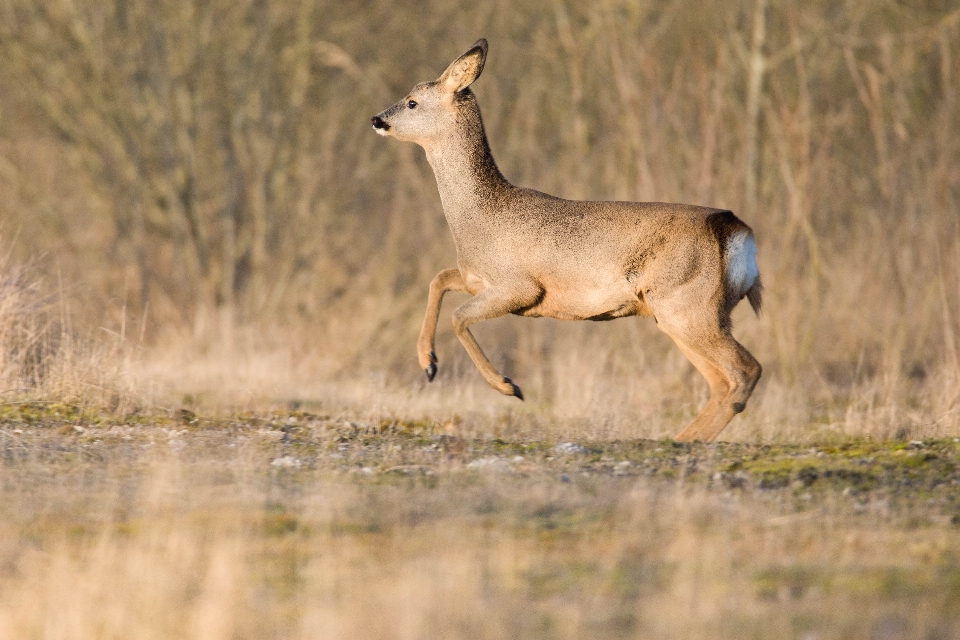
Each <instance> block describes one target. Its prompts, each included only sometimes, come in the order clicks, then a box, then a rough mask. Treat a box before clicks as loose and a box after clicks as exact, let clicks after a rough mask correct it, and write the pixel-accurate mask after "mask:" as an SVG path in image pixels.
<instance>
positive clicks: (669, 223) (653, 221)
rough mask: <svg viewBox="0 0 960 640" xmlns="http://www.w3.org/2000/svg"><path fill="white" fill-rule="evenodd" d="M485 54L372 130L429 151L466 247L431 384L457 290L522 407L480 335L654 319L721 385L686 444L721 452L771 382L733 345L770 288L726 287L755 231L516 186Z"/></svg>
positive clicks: (724, 221) (479, 354)
mask: <svg viewBox="0 0 960 640" xmlns="http://www.w3.org/2000/svg"><path fill="white" fill-rule="evenodd" d="M486 52H487V43H486V41H485V40H480V41H478V42H477V43H476V44H474V45H473V46H472V47H471V48H470V49H469V50H467V52H466V53H464V54H463V55H462V56H460V57H459V58H457V60H455V61H454V62H453V63H451V65H450V66H449V67H448V68H447V70H446V71H444V73H443V74H442V75H441V76H440V78H438V79H437V80H436V81H434V82H428V83H421V84H419V85H417V86H416V87H414V89H413V90H412V91H411V92H410V94H409V95H408V96H407V97H405V98H404V99H403V100H401V101H400V102H398V103H397V104H396V105H394V106H392V107H390V108H388V109H386V110H385V111H383V112H382V113H380V114H379V115H377V116H375V117H374V118H373V126H374V128H375V129H376V130H377V132H378V133H382V134H386V135H393V136H395V137H396V138H398V139H400V140H409V141H412V142H416V143H417V144H419V145H420V146H422V147H423V148H424V150H425V151H426V154H427V159H428V161H429V162H430V165H431V166H432V167H433V170H434V173H435V175H436V177H437V186H438V188H439V191H440V199H441V201H442V203H443V210H444V214H445V216H446V218H447V222H448V223H449V225H450V230H451V231H452V233H453V238H454V242H455V244H456V247H457V266H458V268H457V269H446V270H444V271H441V272H440V273H439V274H438V275H437V276H436V277H435V278H434V279H433V281H432V282H431V284H430V295H429V299H428V302H427V313H426V315H425V317H424V321H423V327H422V329H421V332H420V339H419V340H418V342H417V353H418V358H419V361H420V365H421V366H422V367H423V368H424V370H425V371H426V373H427V377H428V378H429V379H430V380H432V379H433V376H434V375H435V373H436V362H437V359H436V355H435V354H434V350H433V343H434V334H435V332H436V326H437V319H438V317H439V313H440V303H441V301H442V299H443V294H444V293H445V292H446V291H463V292H467V293H470V294H471V295H472V296H473V297H472V298H471V299H470V300H468V301H467V302H465V303H464V304H462V305H461V306H460V307H458V308H457V309H456V311H454V313H453V326H454V331H455V332H456V334H457V337H458V338H459V339H460V341H461V342H462V343H463V346H464V348H466V350H467V353H468V354H469V355H470V357H471V359H472V360H473V361H474V363H475V364H476V365H477V368H478V369H479V370H480V373H481V375H483V377H484V379H485V380H486V381H487V383H488V384H490V386H492V387H493V388H494V389H496V390H498V391H500V392H501V393H504V394H506V395H514V396H518V397H520V398H521V399H522V394H521V392H520V389H519V387H517V386H516V385H515V384H513V382H512V381H510V379H509V378H505V377H503V376H502V375H501V374H500V373H499V372H498V371H497V370H496V369H495V368H494V367H493V365H491V364H490V362H489V360H487V358H486V356H485V355H484V354H483V351H482V350H481V349H480V346H479V345H478V344H477V342H476V340H475V339H474V337H473V334H472V333H471V332H470V329H469V327H470V325H472V324H475V323H477V322H481V321H483V320H489V319H492V318H496V317H499V316H502V315H505V314H508V313H513V314H517V315H522V316H529V317H541V316H547V317H552V318H561V319H566V320H611V319H614V318H622V317H626V316H632V315H644V316H654V318H655V319H656V321H657V326H658V327H659V328H660V329H661V330H662V331H664V332H665V333H666V334H668V335H669V336H670V337H671V338H673V340H674V342H676V344H677V346H678V347H679V348H680V350H681V351H683V353H684V354H685V355H686V356H687V357H688V358H689V359H690V361H691V362H692V363H693V365H694V366H695V367H696V368H697V369H698V370H699V371H700V372H701V373H702V374H703V375H704V377H705V378H706V379H707V381H708V383H709V384H710V391H711V395H710V400H709V402H708V403H707V405H706V407H704V409H703V410H702V411H701V413H700V414H699V415H698V416H697V417H696V418H695V419H694V420H693V422H691V423H690V424H689V425H688V426H687V427H686V428H685V429H684V430H683V431H682V432H681V433H680V434H679V435H678V436H677V439H678V440H685V441H689V440H695V439H699V440H706V441H710V440H713V439H714V438H715V437H716V436H717V434H718V433H720V431H721V430H722V429H723V428H724V427H725V426H726V425H727V423H728V422H729V421H730V420H731V419H732V418H733V416H734V415H736V414H737V413H739V412H740V411H742V410H743V408H744V406H745V405H746V401H747V399H748V398H749V397H750V394H751V393H752V391H753V388H754V386H755V385H756V383H757V380H758V379H759V378H760V371H761V369H760V364H759V363H758V362H757V361H756V359H754V358H753V356H752V355H750V353H749V352H748V351H747V350H746V349H744V348H743V347H742V346H741V345H740V344H739V343H738V342H737V341H736V340H734V339H733V336H732V335H731V333H730V328H731V327H730V312H731V311H732V309H733V307H734V306H735V305H736V304H737V303H738V302H739V301H740V300H741V299H742V298H743V297H744V296H746V297H747V298H748V299H749V301H750V304H751V305H752V306H753V308H754V310H755V311H757V312H759V310H760V299H761V289H762V287H761V285H760V279H759V276H756V277H755V278H754V279H753V281H752V282H751V283H741V284H743V285H744V286H745V287H747V288H746V290H745V291H742V290H741V289H737V288H734V287H732V286H731V285H730V283H728V278H727V269H728V262H729V259H732V258H731V257H730V256H727V255H726V254H727V247H728V242H729V241H730V238H731V237H733V236H735V235H736V234H747V236H748V237H749V238H750V240H751V242H752V231H751V230H750V227H748V226H747V225H746V224H744V223H743V222H742V221H740V220H739V219H738V218H737V217H736V216H735V215H734V214H733V213H732V212H730V211H726V210H722V209H711V208H708V207H699V206H693V205H685V204H669V203H661V202H591V201H571V200H564V199H561V198H556V197H554V196H551V195H547V194H545V193H540V192H539V191H534V190H532V189H525V188H520V187H515V186H513V185H512V184H510V183H509V182H508V181H507V180H506V179H505V178H504V177H503V175H502V174H501V173H500V170H499V169H498V168H497V165H496V163H495V162H494V160H493V156H492V155H491V153H490V147H489V145H488V143H487V138H486V135H485V133H484V129H483V121H482V119H481V117H480V108H479V106H478V105H477V101H476V98H475V97H474V95H473V92H471V91H470V89H469V88H468V86H469V85H470V84H471V83H472V82H473V81H474V80H476V78H477V77H478V76H479V75H480V71H481V70H482V69H483V63H484V61H485V59H486ZM411 101H412V102H411ZM751 246H752V244H751ZM751 259H752V257H751ZM753 268H754V273H755V263H754V265H753Z"/></svg>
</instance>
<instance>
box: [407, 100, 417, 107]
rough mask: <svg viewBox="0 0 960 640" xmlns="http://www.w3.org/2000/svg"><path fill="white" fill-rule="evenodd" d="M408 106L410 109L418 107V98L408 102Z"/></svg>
mask: <svg viewBox="0 0 960 640" xmlns="http://www.w3.org/2000/svg"><path fill="white" fill-rule="evenodd" d="M407 108H408V109H416V108H417V101H416V100H411V101H410V102H408V103H407Z"/></svg>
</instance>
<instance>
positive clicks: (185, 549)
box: [0, 404, 960, 639]
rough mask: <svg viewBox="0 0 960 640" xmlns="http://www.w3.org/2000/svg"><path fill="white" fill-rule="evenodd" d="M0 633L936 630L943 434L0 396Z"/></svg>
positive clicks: (958, 595) (941, 603) (955, 565)
mask: <svg viewBox="0 0 960 640" xmlns="http://www.w3.org/2000/svg"><path fill="white" fill-rule="evenodd" d="M0 452H2V458H0V460H2V462H0V636H2V637H18V638H29V637H45V638H61V637H62V638H86V637H97V638H114V637H115V638H131V637H138V638H153V637H156V638H170V637H198V638H200V637H202V638H220V637H222V638H266V637H276V638H295V637H302V638H334V637H336V638H454V637H470V638H521V637H522V638H587V637H589V638H650V637H666V638H674V637H675V638H704V637H710V638H793V637H795V638H806V639H813V638H817V639H826V638H924V639H927V638H951V637H957V634H958V633H960V499H958V485H960V442H958V441H956V440H954V439H945V440H925V441H891V442H875V441H868V440H850V439H844V440H837V441H832V442H822V443H819V444H817V445H816V446H809V445H805V446H792V445H750V444H739V443H738V444H731V443H717V444H711V445H703V444H694V445H678V444H675V443H673V442H671V441H649V440H635V441H619V442H618V441H584V442H547V441H536V440H524V439H516V440H503V439H496V438H492V437H487V438H485V437H471V436H463V435H462V429H461V428H460V427H457V426H453V425H450V424H448V425H443V424H439V423H426V422H423V423H403V422H400V421H396V420H385V421H381V422H380V423H376V424H375V423H370V422H360V421H355V420H350V419H347V418H344V417H338V416H324V415H314V414H310V413H303V412H283V413H273V414H260V415H238V416H233V417H229V418H217V419H207V418H203V417H197V416H195V415H194V414H192V413H191V412H189V411H185V410H184V411H181V412H180V413H178V414H176V415H173V416H147V417H143V416H125V417H121V416H109V415H100V414H88V413H84V412H83V411H81V410H80V409H78V408H76V407H72V406H68V405H56V404H24V405H9V404H8V405H4V406H2V407H0Z"/></svg>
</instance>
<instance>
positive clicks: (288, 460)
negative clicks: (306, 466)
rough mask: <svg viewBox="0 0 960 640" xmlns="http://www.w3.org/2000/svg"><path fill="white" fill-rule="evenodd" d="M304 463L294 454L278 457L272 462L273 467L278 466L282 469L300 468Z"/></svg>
mask: <svg viewBox="0 0 960 640" xmlns="http://www.w3.org/2000/svg"><path fill="white" fill-rule="evenodd" d="M301 464H302V463H301V462H300V461H299V460H297V459H296V458H294V457H293V456H283V457H280V458H276V459H275V460H274V461H273V462H271V463H270V466H271V467H278V468H281V469H298V468H300V465H301Z"/></svg>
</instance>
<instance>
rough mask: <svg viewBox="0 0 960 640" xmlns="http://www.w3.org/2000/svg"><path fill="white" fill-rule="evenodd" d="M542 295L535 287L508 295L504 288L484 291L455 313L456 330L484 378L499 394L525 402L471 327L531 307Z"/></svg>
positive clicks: (521, 394) (454, 329) (521, 393)
mask: <svg viewBox="0 0 960 640" xmlns="http://www.w3.org/2000/svg"><path fill="white" fill-rule="evenodd" d="M540 295H541V292H540V291H539V290H538V289H537V288H535V287H530V288H529V289H524V290H520V291H509V292H508V291H504V290H502V289H484V290H483V291H481V292H480V293H478V294H477V295H475V296H474V297H473V298H471V299H470V300H467V301H466V302H464V303H463V304H462V305H460V306H459V307H457V310H456V311H454V312H453V331H454V332H455V333H456V334H457V337H458V338H460V342H461V343H462V344H463V348H464V349H466V350H467V354H468V355H469V356H470V359H471V360H473V363H474V364H475V365H477V369H479V370H480V375H482V376H483V379H484V380H486V381H487V384H489V385H490V386H491V387H493V388H494V389H496V390H497V391H499V392H500V393H502V394H504V395H507V396H516V397H518V398H520V399H521V400H523V392H521V391H520V387H518V386H517V385H515V384H513V382H512V381H511V380H510V378H506V377H504V376H503V375H501V374H500V372H499V371H497V370H496V368H495V367H494V366H493V365H492V364H490V361H489V360H487V356H485V355H484V353H483V350H482V349H481V348H480V345H479V344H477V341H476V339H475V338H474V337H473V334H472V333H470V325H472V324H476V323H477V322H481V321H483V320H491V319H493V318H499V317H500V316H505V315H507V314H508V313H513V312H514V311H518V310H520V309H524V308H527V307H530V306H532V305H534V304H536V302H537V300H538V299H539V298H540Z"/></svg>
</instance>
